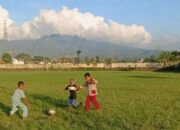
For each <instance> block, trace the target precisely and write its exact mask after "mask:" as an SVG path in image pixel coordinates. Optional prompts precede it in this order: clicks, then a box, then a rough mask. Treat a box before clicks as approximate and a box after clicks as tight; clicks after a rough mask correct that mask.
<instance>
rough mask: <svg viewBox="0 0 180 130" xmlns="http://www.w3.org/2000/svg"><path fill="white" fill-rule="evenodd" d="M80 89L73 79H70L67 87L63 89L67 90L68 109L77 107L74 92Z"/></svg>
mask: <svg viewBox="0 0 180 130" xmlns="http://www.w3.org/2000/svg"><path fill="white" fill-rule="evenodd" d="M79 89H80V88H79V87H78V86H77V85H76V80H75V79H70V81H69V85H68V86H67V87H66V88H65V90H69V99H68V107H69V108H70V107H71V106H74V107H77V106H78V102H77V94H76V91H78V90H79Z"/></svg>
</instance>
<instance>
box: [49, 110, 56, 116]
mask: <svg viewBox="0 0 180 130" xmlns="http://www.w3.org/2000/svg"><path fill="white" fill-rule="evenodd" d="M48 114H49V115H50V116H52V115H54V114H56V111H55V110H53V109H49V111H48Z"/></svg>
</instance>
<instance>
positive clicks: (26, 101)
mask: <svg viewBox="0 0 180 130" xmlns="http://www.w3.org/2000/svg"><path fill="white" fill-rule="evenodd" d="M23 100H24V103H25V105H26V106H29V101H28V99H27V97H25V98H23Z"/></svg>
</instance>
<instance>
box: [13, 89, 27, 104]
mask: <svg viewBox="0 0 180 130" xmlns="http://www.w3.org/2000/svg"><path fill="white" fill-rule="evenodd" d="M25 97H26V96H25V94H24V91H23V90H21V89H16V90H15V92H14V94H13V96H12V101H13V104H19V103H20V102H21V99H22V98H25Z"/></svg>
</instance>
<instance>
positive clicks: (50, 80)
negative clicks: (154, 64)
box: [0, 71, 180, 130]
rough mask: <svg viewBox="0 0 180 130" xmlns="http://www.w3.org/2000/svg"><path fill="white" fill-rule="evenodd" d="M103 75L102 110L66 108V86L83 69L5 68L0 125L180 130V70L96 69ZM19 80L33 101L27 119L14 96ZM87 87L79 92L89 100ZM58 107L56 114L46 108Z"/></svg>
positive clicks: (2, 128)
mask: <svg viewBox="0 0 180 130" xmlns="http://www.w3.org/2000/svg"><path fill="white" fill-rule="evenodd" d="M91 73H92V75H93V76H94V77H95V78H96V79H98V80H99V84H98V90H99V96H98V100H99V102H100V104H101V107H102V110H101V111H99V112H95V110H94V109H93V108H92V109H91V111H90V112H85V111H84V110H83V109H82V108H80V109H73V110H72V111H71V112H69V111H67V109H66V107H65V106H66V102H67V97H68V92H65V91H64V87H65V86H66V85H67V82H68V80H69V79H70V78H72V77H75V78H76V79H77V81H78V83H80V84H82V83H83V82H84V81H83V77H82V76H83V74H84V72H83V71H69V72H68V71H59V72H58V71H56V72H55V71H54V72H42V71H41V72H31V71H29V72H0V130H103V129H104V130H121V129H122V130H179V129H180V74H178V73H176V74H175V73H155V72H118V71H99V72H98V71H92V72H91ZM18 80H23V81H25V83H26V88H25V93H26V95H27V96H28V97H29V100H30V102H31V106H30V114H29V117H28V118H27V119H26V120H22V119H21V118H20V115H21V114H22V113H21V112H19V113H17V114H16V115H14V116H13V117H9V116H8V113H9V111H10V109H11V96H12V93H13V91H14V90H15V89H16V84H17V82H18ZM86 94H87V92H86V90H81V91H79V92H78V100H79V102H80V101H81V102H84V100H85V97H86ZM49 108H54V109H56V111H57V114H56V115H55V116H51V117H49V116H47V114H46V110H47V109H49Z"/></svg>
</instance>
